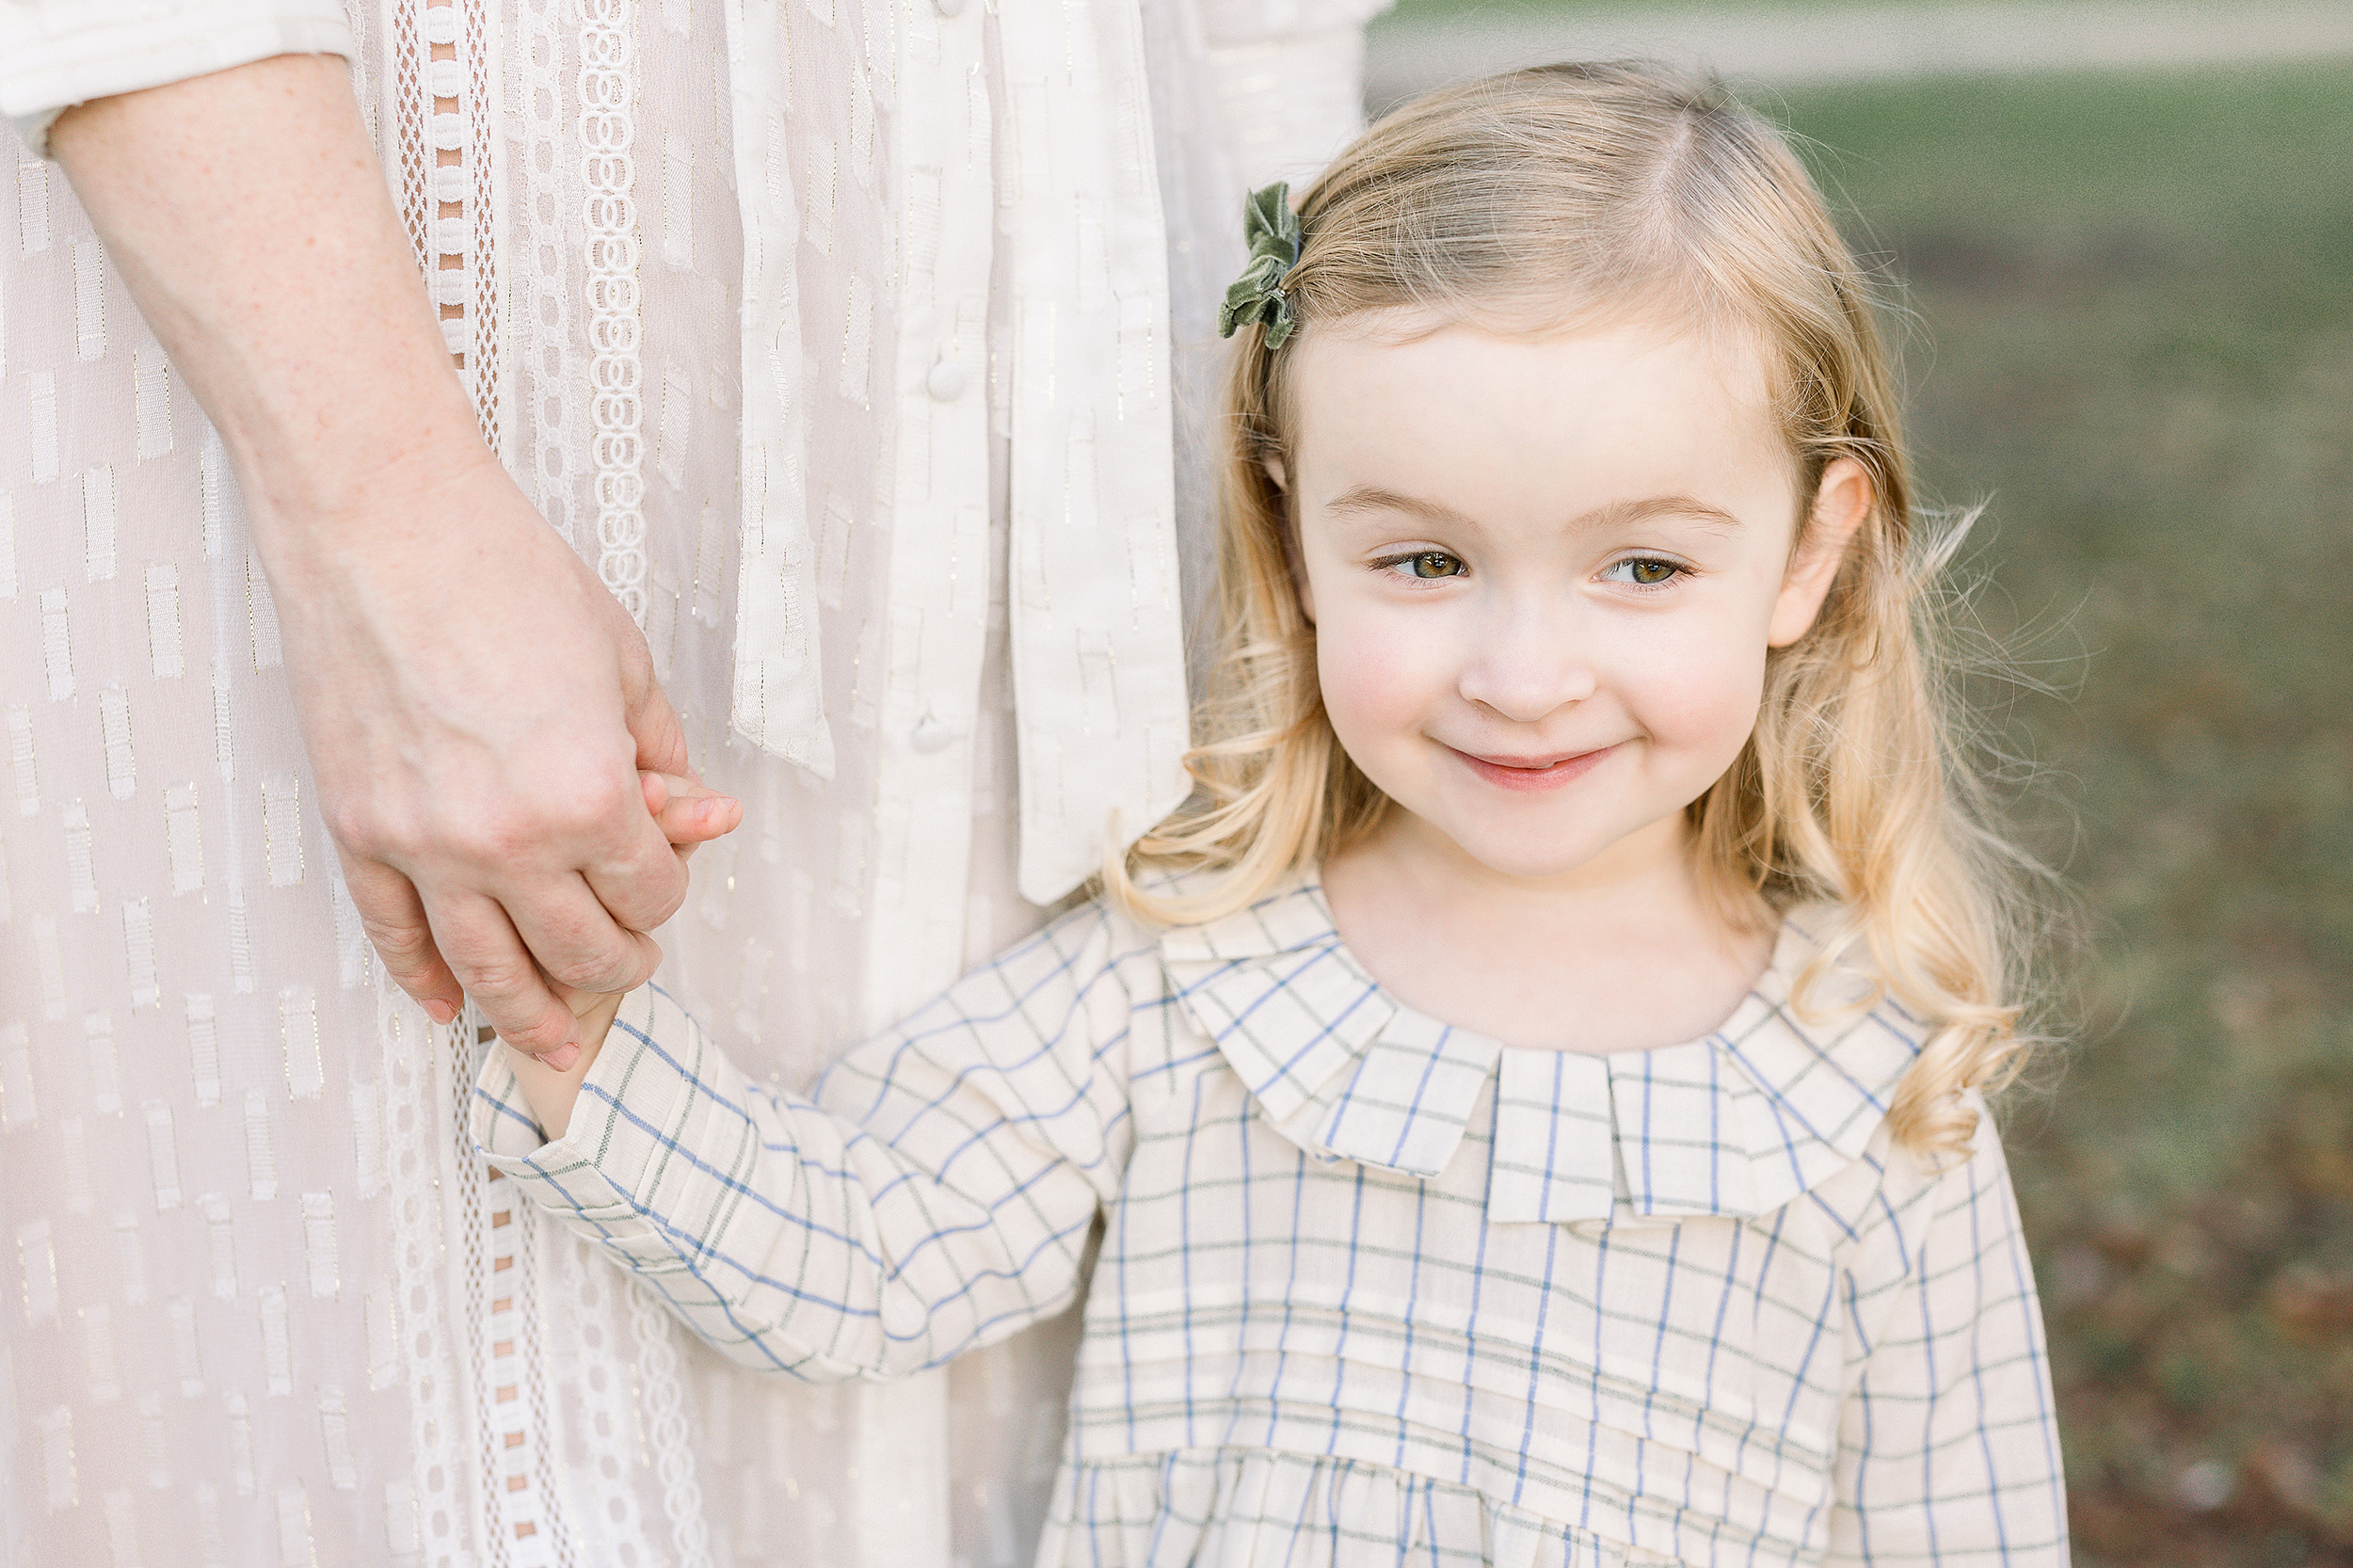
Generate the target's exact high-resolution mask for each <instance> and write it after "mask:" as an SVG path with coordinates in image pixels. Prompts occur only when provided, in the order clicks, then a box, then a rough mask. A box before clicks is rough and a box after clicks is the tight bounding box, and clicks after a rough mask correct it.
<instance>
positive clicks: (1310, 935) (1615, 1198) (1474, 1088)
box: [1160, 884, 1921, 1223]
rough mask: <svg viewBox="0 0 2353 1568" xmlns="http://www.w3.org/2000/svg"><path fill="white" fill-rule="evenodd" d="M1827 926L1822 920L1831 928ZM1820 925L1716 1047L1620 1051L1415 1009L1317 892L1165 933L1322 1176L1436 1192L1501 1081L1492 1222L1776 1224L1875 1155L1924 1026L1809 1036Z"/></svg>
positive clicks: (1174, 976)
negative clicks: (1349, 1164)
mask: <svg viewBox="0 0 2353 1568" xmlns="http://www.w3.org/2000/svg"><path fill="white" fill-rule="evenodd" d="M1817 915H1818V912H1817ZM1817 924H1818V920H1809V919H1808V918H1807V917H1806V915H1805V914H1804V913H1803V912H1801V913H1800V914H1799V915H1797V916H1793V917H1792V918H1790V919H1789V920H1785V922H1784V924H1783V927H1782V930H1781V934H1780V936H1779V938H1778V940H1777V941H1776V943H1775V946H1774V952H1773V959H1772V962H1771V963H1770V964H1769V966H1768V967H1767V968H1766V970H1765V972H1764V974H1763V975H1762V976H1760V977H1759V978H1758V980H1757V983H1756V984H1755V986H1754V988H1753V990H1752V991H1751V992H1750V994H1749V996H1748V997H1747V998H1746V999H1745V1000H1743V1001H1742V1002H1741V1003H1740V1005H1739V1006H1738V1007H1737V1008H1736V1009H1735V1010H1734V1012H1733V1015H1732V1016H1731V1017H1730V1018H1728V1019H1726V1020H1725V1022H1724V1024H1723V1026H1722V1027H1721V1029H1719V1030H1718V1031H1717V1032H1715V1033H1713V1034H1710V1035H1708V1036H1707V1037H1706V1038H1705V1039H1701V1040H1693V1041H1689V1042H1688V1043H1686V1044H1683V1045H1676V1046H1666V1047H1661V1048H1657V1049H1654V1050H1639V1051H1619V1052H1615V1053H1613V1054H1610V1055H1607V1056H1593V1055H1585V1054H1580V1053H1577V1052H1570V1051H1552V1050H1536V1049H1529V1048H1519V1047H1512V1046H1506V1045H1503V1044H1502V1043H1500V1042H1498V1041H1496V1040H1492V1039H1489V1038H1487V1037H1485V1036H1483V1035H1479V1034H1473V1033H1471V1032H1469V1031H1467V1030H1462V1029H1456V1028H1453V1027H1451V1026H1450V1025H1448V1024H1444V1023H1441V1022H1439V1021H1438V1020H1436V1019H1434V1018H1432V1017H1429V1016H1426V1015H1424V1014H1420V1013H1417V1012H1415V1011H1413V1010H1412V1009H1411V1008H1408V1007H1405V1006H1403V1005H1401V1003H1399V1002H1398V1001H1397V1000H1395V999H1393V998H1391V997H1390V996H1389V995H1388V993H1386V992H1385V991H1384V990H1382V989H1381V987H1380V985H1379V984H1377V983H1376V982H1375V981H1374V980H1373V979H1372V978H1371V977H1370V976H1369V975H1368V974H1367V973H1366V972H1365V971H1364V969H1363V968H1361V967H1360V966H1359V965H1358V964H1357V962H1356V960H1355V958H1354V956H1353V955H1352V954H1351V953H1350V952H1349V951H1348V949H1347V947H1346V946H1345V945H1344V944H1343V943H1342V942H1341V940H1340V937H1339V934H1338V932H1337V931H1336V930H1335V929H1334V928H1333V924H1332V916H1331V912H1330V910H1329V909H1328V908H1327V907H1326V906H1325V904H1324V902H1323V893H1322V889H1321V888H1320V887H1317V886H1315V885H1313V884H1307V885H1303V886H1300V887H1297V888H1292V889H1290V890H1289V891H1285V892H1282V893H1278V894H1275V895H1273V896H1272V897H1269V898H1267V899H1265V900H1263V901H1262V902H1260V903H1258V904H1255V905H1253V906H1252V907H1250V908H1248V909H1245V910H1242V911H1241V912H1240V913H1238V914H1235V915H1232V916H1229V917H1227V918H1226V919H1225V920H1218V921H1214V922H1212V923H1210V924H1208V925H1202V926H1187V927H1182V928H1178V929H1175V930H1171V931H1169V932H1168V933H1166V934H1165V935H1164V936H1162V937H1161V938H1160V958H1161V962H1162V964H1163V965H1164V966H1165V968H1167V970H1168V974H1169V977H1170V979H1171V981H1172V982H1173V984H1174V987H1175V991H1176V995H1177V1000H1178V1002H1179V1004H1180V1005H1181V1006H1182V1007H1183V1008H1184V1009H1185V1011H1186V1013H1187V1014H1188V1015H1189V1016H1191V1017H1192V1018H1193V1022H1194V1023H1195V1024H1196V1025H1197V1026H1198V1027H1199V1028H1200V1029H1201V1030H1202V1031H1203V1032H1206V1033H1207V1034H1209V1037H1210V1038H1211V1039H1212V1040H1214V1041H1215V1042H1216V1045H1217V1048H1218V1050H1219V1052H1220V1053H1221V1054H1222V1055H1223V1056H1224V1057H1225V1062H1226V1064H1227V1065H1229V1066H1230V1067H1231V1068H1232V1069H1233V1070H1234V1072H1235V1073H1236V1074H1238V1075H1239V1076H1240V1077H1241V1080H1242V1082H1243V1084H1244V1085H1245V1086H1247V1087H1248V1089H1249V1091H1250V1093H1251V1095H1252V1096H1253V1097H1255V1098H1256V1099H1257V1102H1258V1106H1259V1109H1260V1110H1261V1111H1262V1112H1264V1114H1265V1116H1266V1118H1267V1120H1268V1122H1269V1123H1271V1124H1272V1125H1273V1127H1274V1128H1276V1129H1277V1130H1278V1131H1280V1132H1281V1133H1282V1134H1283V1135H1284V1136H1285V1137H1286V1138H1289V1140H1290V1141H1291V1142H1292V1143H1295V1144H1298V1145H1299V1146H1300V1147H1301V1148H1303V1149H1305V1150H1306V1151H1307V1152H1308V1153H1309V1154H1310V1155H1313V1156H1315V1157H1316V1158H1318V1159H1320V1160H1356V1161H1359V1162H1361V1163H1363V1164H1367V1165H1373V1166H1378V1167H1381V1168H1383V1169H1385V1170H1392V1171H1398V1172H1401V1173H1404V1174H1406V1175H1410V1176H1422V1177H1431V1176H1437V1175H1438V1174H1439V1173H1440V1172H1442V1171H1444V1170H1445V1169H1446V1167H1447V1166H1448V1164H1449V1163H1450V1162H1451V1161H1452V1160H1453V1159H1454V1156H1455V1152H1456V1150H1457V1149H1458V1148H1459V1147H1460V1146H1461V1144H1462V1142H1463V1138H1464V1134H1465V1132H1466V1131H1467V1130H1468V1128H1469V1127H1470V1124H1471V1119H1472V1117H1473V1114H1474V1112H1475V1111H1476V1109H1477V1106H1478V1101H1479V1098H1480V1096H1481V1093H1482V1092H1483V1091H1484V1089H1485V1087H1486V1084H1487V1080H1488V1079H1489V1078H1490V1077H1493V1078H1495V1079H1496V1080H1497V1081H1496V1099H1495V1135H1494V1136H1495V1143H1494V1152H1493V1160H1492V1167H1491V1170H1490V1174H1489V1178H1488V1195H1487V1203H1488V1213H1489V1217H1490V1218H1491V1219H1493V1220H1496V1221H1502V1222H1507V1223H1508V1222H1515V1221H1516V1222H1545V1221H1574V1220H1603V1221H1607V1220H1611V1219H1620V1220H1624V1219H1632V1218H1638V1217H1639V1218H1641V1219H1648V1220H1674V1219H1681V1218H1686V1217H1689V1216H1697V1215H1722V1216H1729V1217H1747V1216H1751V1215H1757V1214H1765V1213H1769V1212H1771V1211H1772V1210H1773V1209H1776V1208H1781V1207H1782V1206H1783V1205H1785V1204H1786V1203H1788V1202H1789V1201H1790V1199H1792V1198H1794V1197H1796V1196H1797V1195H1798V1194H1799V1193H1801V1192H1806V1191H1807V1190H1809V1189H1811V1188H1813V1187H1815V1186H1817V1185H1819V1184H1820V1183H1821V1182H1823V1181H1825V1180H1827V1179H1828V1178H1829V1177H1830V1176H1833V1175H1835V1174H1837V1173H1838V1172H1839V1171H1842V1170H1844V1169H1846V1168H1847V1167H1848V1166H1849V1165H1851V1164H1852V1163H1853V1162H1854V1161H1855V1160H1858V1159H1859V1158H1861V1156H1862V1154H1863V1151H1864V1148H1865V1145H1866V1144H1868V1143H1869V1142H1870V1139H1871V1135H1872V1133H1873V1132H1874V1131H1876V1130H1877V1128H1878V1127H1879V1125H1880V1123H1881V1120H1883V1119H1884V1117H1885V1116H1886V1113H1887V1107H1888V1104H1889V1101H1890V1099H1891V1097H1892V1096H1893V1094H1894V1092H1895V1087H1896V1084H1897V1080H1899V1079H1901V1078H1902V1077H1903V1074H1904V1072H1905V1070H1906V1069H1907V1068H1909V1067H1910V1066H1911V1065H1912V1063H1913V1058H1914V1057H1916V1056H1917V1055H1918V1054H1919V1050H1920V1039H1921V1029H1920V1026H1919V1025H1918V1023H1917V1022H1916V1021H1915V1020H1913V1018H1912V1017H1911V1016H1909V1015H1907V1014H1905V1013H1904V1012H1903V1010H1902V1009H1901V1008H1899V1007H1897V1006H1896V1005H1895V1004H1894V1003H1893V1002H1892V1001H1886V1000H1881V1002H1879V1003H1878V1004H1877V1005H1875V1006H1872V1007H1870V1008H1868V1009H1866V1010H1861V1011H1856V1010H1853V1009H1849V1011H1848V1012H1847V1013H1846V1014H1845V1015H1844V1016H1841V1017H1840V1018H1839V1019H1838V1020H1837V1021H1836V1022H1835V1023H1833V1024H1831V1025H1826V1026H1814V1025H1809V1024H1805V1023H1801V1022H1800V1020H1799V1019H1798V1018H1797V1017H1796V1016H1794V1014H1793V1012H1792V1009H1791V1008H1790V1005H1789V986H1790V983H1791V980H1792V979H1793V977H1794V976H1795V975H1796V974H1797V973H1798V972H1799V971H1800V970H1801V968H1803V967H1804V965H1805V963H1806V962H1807V961H1808V960H1809V959H1810V958H1811V957H1812V956H1813V955H1814V953H1815V952H1816V951H1817V944H1816V942H1815V940H1814V939H1813V937H1812V936H1809V935H1808V928H1809V927H1815V926H1817Z"/></svg>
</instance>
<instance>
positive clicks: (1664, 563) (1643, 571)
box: [1601, 555, 1684, 588]
mask: <svg viewBox="0 0 2353 1568" xmlns="http://www.w3.org/2000/svg"><path fill="white" fill-rule="evenodd" d="M1683 570H1684V568H1682V567H1681V566H1680V565H1678V564H1677V563H1675V562H1673V561H1669V560H1663V559H1661V558H1660V557H1658V556H1656V555H1635V556H1630V557H1628V558H1627V559H1625V560H1623V561H1615V562H1612V563H1611V564H1610V566H1609V569H1608V570H1606V571H1604V572H1603V573H1602V574H1601V575H1602V576H1603V578H1604V579H1606V580H1608V581H1611V582H1617V583H1631V584H1635V585H1636V586H1637V587H1643V588H1655V587H1657V586H1658V585H1659V584H1663V583H1671V582H1673V580H1674V579H1675V578H1677V577H1679V576H1681V575H1682V574H1683Z"/></svg>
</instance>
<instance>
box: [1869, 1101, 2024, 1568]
mask: <svg viewBox="0 0 2353 1568" xmlns="http://www.w3.org/2000/svg"><path fill="white" fill-rule="evenodd" d="M1978 1128H1979V1130H1978V1135H1977V1137H1978V1143H1977V1150H1976V1152H1975V1153H1974V1154H1973V1155H1972V1156H1971V1157H1970V1159H1969V1160H1967V1161H1966V1162H1964V1163H1961V1164H1959V1165H1956V1166H1955V1167H1954V1168H1952V1169H1951V1170H1949V1171H1946V1172H1945V1173H1944V1175H1943V1176H1940V1177H1938V1178H1936V1180H1935V1182H1934V1184H1933V1186H1932V1187H1931V1188H1930V1189H1929V1192H1927V1194H1926V1195H1925V1197H1924V1198H1923V1200H1922V1201H1923V1202H1924V1203H1925V1204H1926V1205H1927V1206H1928V1208H1927V1218H1926V1224H1925V1227H1924V1228H1923V1229H1922V1230H1920V1231H1919V1232H1917V1233H1915V1234H1914V1235H1913V1236H1912V1237H1911V1238H1909V1239H1908V1240H1909V1245H1908V1246H1907V1247H1906V1248H1905V1249H1904V1250H1905V1251H1906V1252H1908V1256H1904V1257H1903V1258H1901V1260H1900V1262H1899V1263H1898V1265H1897V1269H1898V1271H1899V1272H1897V1273H1896V1274H1895V1275H1894V1276H1893V1277H1892V1278H1890V1279H1889V1280H1887V1281H1886V1282H1884V1283H1883V1284H1875V1283H1874V1282H1871V1281H1858V1282H1856V1284H1857V1291H1856V1295H1855V1298H1854V1304H1853V1308H1852V1310H1853V1312H1854V1316H1855V1321H1854V1323H1853V1325H1852V1328H1853V1332H1854V1333H1855V1334H1857V1335H1859V1336H1861V1339H1862V1348H1863V1349H1864V1350H1865V1352H1866V1353H1865V1355H1864V1356H1863V1359H1862V1363H1861V1376H1860V1378H1859V1379H1858V1380H1857V1381H1856V1382H1855V1383H1854V1384H1853V1386H1852V1391H1851V1392H1850V1393H1849V1395H1848V1397H1847V1400H1846V1405H1845V1410H1844V1412H1843V1415H1842V1418H1841V1422H1840V1432H1839V1454H1838V1466H1837V1480H1836V1487H1837V1491H1836V1506H1835V1511H1834V1512H1833V1516H1832V1519H1831V1544H1830V1554H1829V1559H1828V1560H1829V1561H1830V1562H1832V1563H1875V1564H1880V1565H1882V1568H1885V1565H1890V1564H1906V1565H1911V1564H1918V1563H1937V1564H1940V1565H1943V1568H1961V1565H1964V1564H1965V1565H1972V1568H1975V1565H1984V1568H1993V1565H1996V1564H1999V1565H2002V1568H2027V1565H2032V1568H2067V1562H2068V1549H2067V1496H2066V1485H2065V1481H2064V1480H2063V1478H2062V1476H2061V1473H2060V1467H2059V1437H2058V1425H2057V1409H2056V1406H2055V1405H2054V1403H2053V1401H2052V1397H2051V1368H2050V1358H2049V1355H2048V1353H2047V1352H2046V1350H2045V1348H2044V1344H2043V1335H2042V1310H2041V1304H2039V1303H2038V1301H2037V1299H2036V1296H2035V1287H2034V1273H2033V1271H2032V1268H2031V1266H2030V1264H2029V1263H2028V1260H2027V1257H2026V1242H2025V1236H2024V1235H2023V1234H2022V1232H2021V1230H2020V1227H2019V1222H2018V1201H2017V1197H2016V1195H2015V1194H2014V1193H2013V1192H2012V1191H2011V1189H2010V1182H2009V1167H2008V1165H2007V1163H2006V1162H2005V1161H2004V1160H2003V1159H2002V1149H2001V1144H2000V1141H1999V1139H1998V1138H1997V1137H1996V1135H1995V1133H1994V1130H1993V1120H1992V1118H1991V1117H1990V1116H1981V1117H1980V1120H1979V1124H1978ZM1899 1228H1900V1227H1899Z"/></svg>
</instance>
